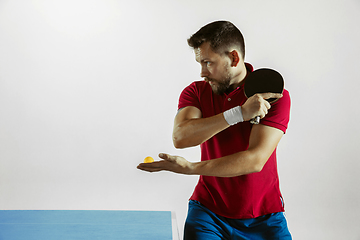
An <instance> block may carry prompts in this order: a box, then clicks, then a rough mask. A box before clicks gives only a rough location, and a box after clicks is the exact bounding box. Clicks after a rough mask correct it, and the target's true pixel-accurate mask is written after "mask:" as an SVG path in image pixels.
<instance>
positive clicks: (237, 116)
mask: <svg viewBox="0 0 360 240" xmlns="http://www.w3.org/2000/svg"><path fill="white" fill-rule="evenodd" d="M223 115H224V118H225V120H226V122H227V123H228V124H229V125H235V124H237V123H239V122H243V121H244V118H243V115H242V112H241V107H240V106H237V107H234V108H231V109H229V110H227V111H225V112H223Z"/></svg>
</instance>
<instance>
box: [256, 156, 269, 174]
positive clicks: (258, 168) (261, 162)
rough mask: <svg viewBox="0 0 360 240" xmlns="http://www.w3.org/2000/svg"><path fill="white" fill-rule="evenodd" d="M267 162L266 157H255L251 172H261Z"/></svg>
mask: <svg viewBox="0 0 360 240" xmlns="http://www.w3.org/2000/svg"><path fill="white" fill-rule="evenodd" d="M267 160H268V157H266V156H257V157H256V158H255V159H254V161H253V165H252V171H253V172H254V173H258V172H261V171H262V170H263V168H264V166H265V164H266V162H267Z"/></svg>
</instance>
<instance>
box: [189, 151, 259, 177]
mask: <svg viewBox="0 0 360 240" xmlns="http://www.w3.org/2000/svg"><path fill="white" fill-rule="evenodd" d="M264 162H266V160H264V159H263V158H261V156H258V155H256V154H254V153H252V152H251V151H242V152H238V153H235V154H232V155H229V156H226V157H222V158H217V159H212V160H209V161H202V162H196V163H192V168H191V169H192V172H191V174H194V175H204V176H215V177H236V176H241V175H246V174H250V173H255V172H260V171H261V170H262V167H263V165H264Z"/></svg>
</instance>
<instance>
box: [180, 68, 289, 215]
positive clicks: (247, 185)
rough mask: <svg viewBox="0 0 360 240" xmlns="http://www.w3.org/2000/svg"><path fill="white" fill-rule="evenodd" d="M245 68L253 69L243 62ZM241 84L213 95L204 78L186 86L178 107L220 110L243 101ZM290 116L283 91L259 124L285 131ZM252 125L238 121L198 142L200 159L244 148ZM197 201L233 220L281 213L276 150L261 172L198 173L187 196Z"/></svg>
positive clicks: (205, 113) (213, 112)
mask: <svg viewBox="0 0 360 240" xmlns="http://www.w3.org/2000/svg"><path fill="white" fill-rule="evenodd" d="M246 67H247V69H248V71H250V72H251V71H253V68H252V66H251V65H250V64H246ZM246 99H247V98H246V97H245V95H244V90H243V86H241V87H238V88H237V89H235V90H234V91H232V92H231V93H230V94H228V95H227V94H223V95H216V94H214V93H213V91H212V89H211V86H210V85H209V84H208V83H206V82H205V81H197V82H193V83H192V84H190V85H189V86H188V87H186V88H185V89H184V90H183V92H182V93H181V95H180V99H179V109H181V108H184V107H187V106H194V107H197V108H198V109H200V110H201V112H202V115H203V118H207V117H211V116H214V115H217V114H219V113H222V112H224V111H226V110H228V109H230V108H233V107H235V106H238V105H240V106H241V105H242V104H244V103H245V101H246ZM289 115H290V96H289V93H288V91H286V90H284V92H283V97H282V98H281V99H279V100H278V101H277V102H275V103H273V104H272V107H271V108H270V110H269V113H268V114H267V115H266V116H265V118H263V119H261V124H264V125H268V126H271V127H275V128H278V129H280V130H282V131H283V132H284V133H285V132H286V129H287V125H288V122H289ZM251 128H252V124H250V122H248V121H247V122H242V123H238V124H236V125H233V126H231V127H229V128H227V129H226V130H224V131H222V132H220V133H218V134H216V135H215V136H213V137H212V138H211V139H209V140H208V141H206V142H204V143H203V144H201V145H200V147H201V161H207V160H211V159H215V158H220V157H223V156H227V155H230V154H234V153H236V152H240V151H245V150H247V148H248V146H249V136H250V132H251ZM190 199H191V200H197V201H199V202H200V203H202V204H203V205H204V206H206V207H207V208H208V209H210V210H211V211H212V212H214V213H216V214H218V215H221V216H224V217H228V218H234V219H245V218H255V217H259V216H262V215H266V214H270V213H275V212H282V211H284V207H283V204H282V196H281V192H280V188H279V177H278V173H277V163H276V149H275V151H274V152H273V153H272V155H271V156H270V158H269V159H268V161H267V162H266V164H265V166H264V167H263V169H262V171H261V172H259V173H251V174H247V175H243V176H238V177H229V178H226V177H209V176H200V178H199V182H198V184H197V186H196V187H195V190H194V193H193V195H192V196H191V198H190Z"/></svg>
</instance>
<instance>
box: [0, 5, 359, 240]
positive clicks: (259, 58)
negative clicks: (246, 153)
mask: <svg viewBox="0 0 360 240" xmlns="http://www.w3.org/2000/svg"><path fill="white" fill-rule="evenodd" d="M359 12H360V2H359V1H358V0H343V1H340V0H330V1H329V0H315V1H314V0H305V1H281V0H276V1H265V0H264V1H260V0H257V1H235V0H233V1H230V0H225V1H203V0H201V1H190V0H178V1H176V0H170V1H165V0H164V1H160V0H153V1H146V0H132V1H121V0H118V1H116V0H90V1H88V0H52V1H50V0H49V1H46V0H33V1H27V0H23V1H22V0H0V209H84V210H87V209H89V210H90V209H91V210H94V209H95V210H97V209H112V210H170V211H175V212H176V215H177V220H178V225H179V231H180V232H182V230H183V223H184V221H185V217H186V211H187V200H188V198H189V197H190V195H191V193H192V191H193V188H194V186H195V184H196V182H197V177H196V176H181V175H176V174H172V173H167V172H162V173H153V174H150V173H146V172H141V171H139V170H137V169H136V166H137V164H138V163H139V162H141V161H142V160H143V159H144V158H145V157H146V156H148V155H150V156H153V157H155V156H156V155H157V154H158V153H159V152H168V153H171V154H176V155H182V156H184V157H186V158H188V159H189V160H190V161H198V160H199V156H200V155H199V148H191V149H184V150H177V149H175V148H174V147H173V146H172V140H171V132H172V124H173V119H174V116H175V114H176V109H177V101H178V97H179V94H180V92H181V91H182V89H183V88H184V87H185V86H187V85H188V84H190V83H191V82H192V81H193V80H199V79H200V76H199V74H200V67H199V66H198V64H197V63H196V62H195V60H194V55H193V52H192V51H191V49H190V48H189V47H188V46H187V43H186V39H187V38H188V37H189V36H190V35H191V34H193V33H194V32H195V31H197V30H198V29H199V28H200V27H202V26H203V25H205V24H207V23H209V22H211V21H214V20H220V19H225V20H230V21H231V22H233V23H234V24H235V25H237V26H238V27H239V28H240V29H241V31H242V32H243V34H244V36H245V41H246V59H245V60H246V61H248V62H250V63H252V64H253V65H254V67H255V68H260V67H271V68H275V69H277V70H278V71H280V72H281V73H282V74H283V76H284V78H285V85H286V88H287V89H288V90H289V91H290V94H291V96H292V112H291V121H290V125H289V129H288V132H287V134H286V135H285V136H284V138H283V139H282V141H281V143H280V145H279V148H278V158H279V159H278V165H279V174H280V179H281V189H282V192H283V195H284V198H285V201H286V211H287V218H288V224H289V228H290V231H291V232H292V234H293V237H294V239H316V240H317V239H349V240H351V239H353V240H359V239H360V230H359V228H358V226H359V223H360V221H359V218H358V216H359V214H360V208H359V207H358V203H359V202H360V191H359V190H360V189H359V185H360V178H359V176H358V172H359V169H360V161H359V157H358V154H357V152H358V148H359V137H358V136H359V134H360V128H359V124H358V120H359V112H358V104H357V102H358V94H359V90H360V83H359V82H360V81H359V80H360V72H359V68H360V60H359V56H360V48H359V42H360V29H359V27H358V23H359V22H360V14H359ZM181 234H182V233H181Z"/></svg>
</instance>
